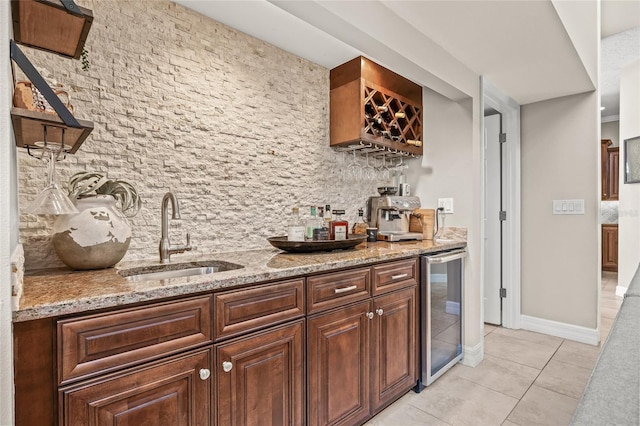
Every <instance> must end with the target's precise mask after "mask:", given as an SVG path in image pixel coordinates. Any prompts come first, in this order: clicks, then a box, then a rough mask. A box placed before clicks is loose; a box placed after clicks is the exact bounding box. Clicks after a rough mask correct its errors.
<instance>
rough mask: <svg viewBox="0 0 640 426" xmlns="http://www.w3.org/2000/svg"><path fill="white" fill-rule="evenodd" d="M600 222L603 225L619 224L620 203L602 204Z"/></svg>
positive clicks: (606, 202) (609, 202) (608, 202)
mask: <svg viewBox="0 0 640 426" xmlns="http://www.w3.org/2000/svg"><path fill="white" fill-rule="evenodd" d="M600 220H601V222H602V223H618V201H601V202H600Z"/></svg>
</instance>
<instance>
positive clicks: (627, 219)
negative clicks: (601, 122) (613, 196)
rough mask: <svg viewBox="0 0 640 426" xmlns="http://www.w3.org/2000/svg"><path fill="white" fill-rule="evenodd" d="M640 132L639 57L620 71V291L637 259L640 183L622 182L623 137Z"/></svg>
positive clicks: (631, 275)
mask: <svg viewBox="0 0 640 426" xmlns="http://www.w3.org/2000/svg"><path fill="white" fill-rule="evenodd" d="M639 136H640V60H637V61H635V62H633V63H631V64H629V65H627V66H626V67H624V68H623V69H622V71H621V73H620V204H619V219H618V287H619V288H620V291H619V292H618V293H619V294H620V293H621V292H624V289H626V288H627V287H629V283H630V282H631V278H633V274H634V273H635V272H636V269H637V268H638V262H639V261H640V184H637V183H629V184H625V183H624V161H625V153H624V142H623V141H624V140H626V139H632V138H636V137H639Z"/></svg>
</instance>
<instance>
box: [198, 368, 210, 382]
mask: <svg viewBox="0 0 640 426" xmlns="http://www.w3.org/2000/svg"><path fill="white" fill-rule="evenodd" d="M209 377H211V370H209V369H208V368H201V369H200V380H207V379H208V378H209Z"/></svg>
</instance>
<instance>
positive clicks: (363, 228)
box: [351, 209, 369, 235]
mask: <svg viewBox="0 0 640 426" xmlns="http://www.w3.org/2000/svg"><path fill="white" fill-rule="evenodd" d="M368 227H369V224H368V223H366V222H365V221H364V211H363V210H362V209H358V217H357V218H356V221H355V222H354V223H353V228H352V229H351V233H352V234H363V235H366V233H367V228H368Z"/></svg>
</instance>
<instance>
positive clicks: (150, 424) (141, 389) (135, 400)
mask: <svg viewBox="0 0 640 426" xmlns="http://www.w3.org/2000/svg"><path fill="white" fill-rule="evenodd" d="M210 367H211V349H205V350H200V351H197V352H194V353H191V354H188V355H183V356H180V357H177V358H173V359H171V360H168V361H165V362H162V363H156V364H153V365H151V366H147V367H142V368H141V367H138V368H136V369H132V370H129V371H125V372H123V373H119V374H115V375H111V376H110V377H108V378H104V379H100V380H97V381H93V382H90V383H88V384H79V385H76V386H74V387H73V388H70V389H68V390H62V391H60V393H61V396H60V401H61V405H62V407H61V408H60V411H59V412H60V424H62V425H69V426H78V425H82V426H98V425H99V426H107V425H114V426H115V425H118V426H157V425H176V426H183V425H184V426H187V425H189V426H191V425H198V426H200V425H202V426H208V425H209V424H210V421H211V402H210V401H211V378H209V377H208V375H207V373H208V372H209V371H210V370H209V368H210Z"/></svg>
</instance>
